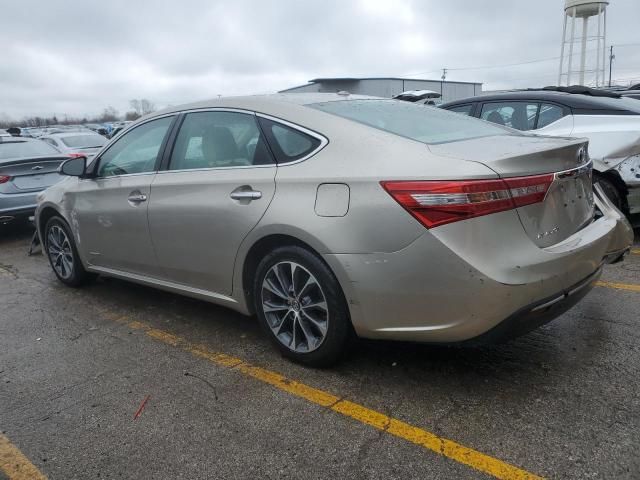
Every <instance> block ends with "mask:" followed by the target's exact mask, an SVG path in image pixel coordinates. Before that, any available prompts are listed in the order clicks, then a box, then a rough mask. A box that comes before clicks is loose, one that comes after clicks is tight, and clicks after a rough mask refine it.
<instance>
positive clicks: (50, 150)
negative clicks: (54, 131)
mask: <svg viewBox="0 0 640 480" xmlns="http://www.w3.org/2000/svg"><path fill="white" fill-rule="evenodd" d="M59 154H60V152H59V151H58V150H56V149H55V148H54V147H52V146H51V145H49V144H48V143H44V142H43V141H40V140H36V141H31V142H0V160H2V159H6V158H22V157H31V156H38V155H59Z"/></svg>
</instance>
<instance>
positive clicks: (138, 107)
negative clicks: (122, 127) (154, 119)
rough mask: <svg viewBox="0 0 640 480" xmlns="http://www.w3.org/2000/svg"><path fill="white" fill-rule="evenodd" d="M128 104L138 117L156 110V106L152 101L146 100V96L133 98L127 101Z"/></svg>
mask: <svg viewBox="0 0 640 480" xmlns="http://www.w3.org/2000/svg"><path fill="white" fill-rule="evenodd" d="M129 105H131V108H133V111H134V112H135V113H136V114H137V115H138V117H141V116H143V115H147V114H148V113H152V112H155V111H156V106H155V105H154V103H153V102H151V101H149V100H147V99H146V98H141V99H137V98H134V99H133V100H130V101H129Z"/></svg>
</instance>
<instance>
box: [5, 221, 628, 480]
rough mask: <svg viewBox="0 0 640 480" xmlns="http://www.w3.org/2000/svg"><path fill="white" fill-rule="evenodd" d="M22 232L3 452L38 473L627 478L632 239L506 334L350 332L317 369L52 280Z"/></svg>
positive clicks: (232, 322)
mask: <svg viewBox="0 0 640 480" xmlns="http://www.w3.org/2000/svg"><path fill="white" fill-rule="evenodd" d="M30 235H31V231H30V230H29V228H28V227H3V228H2V229H0V433H1V434H2V436H4V437H5V438H6V439H8V440H7V441H6V442H5V443H6V444H8V445H10V447H5V451H4V452H3V447H2V442H1V441H0V461H1V460H2V455H3V453H4V454H5V457H6V458H8V457H9V456H10V455H11V453H10V452H11V451H19V452H21V453H22V454H23V455H24V457H25V458H26V459H28V461H29V462H30V463H31V464H32V465H33V466H34V468H35V469H37V470H38V471H39V472H41V473H42V475H44V476H46V477H48V478H50V479H76V478H77V479H85V478H91V479H95V478H134V479H164V478H171V479H179V478H188V479H205V478H206V479H209V478H216V479H217V478H220V479H237V478H238V479H239V478H268V479H279V478H290V479H298V478H300V479H316V478H317V479H324V478H335V479H390V478H401V479H403V480H404V479H414V478H415V479H425V478H428V479H454V478H455V479H476V478H492V475H491V474H490V473H491V472H494V470H491V468H496V469H499V468H502V467H501V466H502V465H506V466H513V467H517V468H518V469H521V470H519V471H520V472H522V473H521V475H522V476H520V477H517V475H516V474H517V472H518V471H517V470H514V471H511V470H504V472H507V473H503V474H502V475H503V478H537V477H535V476H536V475H537V476H542V477H549V478H572V479H574V478H575V479H585V478H587V479H591V478H594V479H605V478H606V479H609V478H611V479H638V478H640V456H639V455H638V448H639V447H640V247H639V246H638V243H639V242H638V241H637V242H636V246H635V249H636V253H635V254H632V255H630V256H629V257H628V258H627V259H626V261H625V262H623V263H620V264H617V265H611V266H607V267H606V268H605V271H604V274H603V277H602V280H603V281H604V282H609V283H608V284H607V283H603V284H602V286H598V287H596V288H594V290H593V291H592V292H591V293H589V295H588V296H587V297H586V298H585V299H584V300H583V301H582V302H581V303H579V304H578V305H577V306H575V307H574V308H573V309H571V310H570V311H569V312H567V313H566V314H564V315H563V316H562V317H560V318H558V319H556V320H555V321H554V322H552V323H551V324H549V325H547V326H545V327H543V328H541V329H539V330H537V331H535V332H532V333H530V334H528V335H526V336H524V337H521V338H519V339H517V340H515V341H512V342H510V343H507V344H505V345H500V346H494V347H487V348H474V349H470V348H466V349H461V348H444V347H433V346H424V345H414V344H406V343H391V342H370V341H360V342H356V343H355V344H354V345H353V347H352V351H351V352H350V354H349V355H348V357H347V358H346V359H345V361H344V362H343V363H341V364H340V365H338V366H336V367H334V368H332V369H326V370H315V369H309V368H305V367H302V366H299V365H295V364H292V363H290V362H289V361H287V360H286V359H284V358H282V357H281V356H280V355H279V354H278V353H277V352H276V351H275V350H274V349H273V348H272V346H271V345H270V344H269V342H268V340H267V338H265V337H264V335H263V334H262V332H261V331H260V329H259V328H258V325H257V323H256V320H255V319H254V318H247V317H244V316H242V315H239V314H237V313H234V312H232V311H230V310H226V309H224V308H221V307H217V306H214V305H211V304H208V303H205V302H201V301H197V300H193V299H189V298H184V297H181V296H178V295H173V294H169V293H166V292H161V291H157V290H154V289H151V288H146V287H142V286H138V285H135V284H131V283H127V282H124V281H119V280H112V279H99V280H98V281H97V282H96V283H95V284H93V285H91V286H88V287H85V288H82V289H70V288H67V287H65V286H63V285H62V284H61V283H59V282H58V281H57V280H56V278H55V276H54V274H53V272H52V271H51V269H50V267H49V265H48V263H47V261H46V259H45V258H44V257H43V256H42V255H37V256H31V257H29V256H27V250H28V247H29V241H30ZM636 237H637V240H640V232H639V231H637V234H636ZM325 398H328V399H329V400H327V401H326V403H323V402H324V400H323V399H325ZM332 398H335V401H333V400H331V399H332ZM352 405H355V407H349V408H347V407H346V406H352ZM363 412H364V413H363ZM371 412H373V413H371ZM376 422H378V423H376ZM403 425H404V426H403ZM407 425H408V426H409V427H407ZM412 429H413V430H412ZM420 432H422V433H420ZM429 435H433V436H434V437H429ZM417 437H420V439H418V440H419V441H418V440H416V438H417ZM431 438H435V439H436V440H435V441H442V440H441V439H448V440H450V441H451V442H455V444H454V443H451V444H446V443H444V441H442V445H443V447H442V448H440V449H439V448H437V447H436V448H432V447H430V446H429V445H430V444H428V441H429V439H431ZM0 440H1V439H0ZM420 442H422V443H420ZM425 442H426V443H425ZM447 445H454V446H453V447H451V449H448V448H449V447H447ZM455 445H460V446H461V447H460V448H461V450H456V449H457V448H458V447H455ZM464 448H468V449H470V450H469V451H467V450H464ZM460 452H462V453H460ZM469 452H471V453H469ZM473 452H477V453H473ZM465 459H470V461H469V462H467V463H465V462H464V460H465ZM492 459H493V460H492ZM494 460H495V463H494V464H491V465H493V467H491V465H489V463H490V462H491V461H494ZM474 461H475V462H476V463H473V462H474ZM485 461H486V462H489V463H488V464H487V465H489V466H488V467H487V468H485V469H484V470H483V469H482V468H480V467H478V465H481V466H482V465H483V463H482V462H485ZM478 462H479V463H478ZM16 465H17V461H16ZM19 468H26V467H22V466H20V465H18V466H16V469H17V470H19ZM505 468H507V467H505ZM17 470H16V471H17ZM495 472H498V470H495ZM509 472H511V473H509ZM514 472H515V473H514ZM498 473H499V472H498ZM498 473H496V474H495V475H493V476H498ZM4 475H7V474H6V472H5V474H4ZM526 475H530V477H527V476H526ZM2 478H3V473H2V469H1V468H0V479H2ZM8 478H10V477H8ZM15 478H18V477H15ZM25 478H27V477H25Z"/></svg>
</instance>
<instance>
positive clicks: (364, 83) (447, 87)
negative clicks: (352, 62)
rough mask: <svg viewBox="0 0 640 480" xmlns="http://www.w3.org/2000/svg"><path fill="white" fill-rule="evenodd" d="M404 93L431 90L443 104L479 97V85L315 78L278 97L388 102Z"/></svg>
mask: <svg viewBox="0 0 640 480" xmlns="http://www.w3.org/2000/svg"><path fill="white" fill-rule="evenodd" d="M407 90H433V91H435V92H438V93H440V94H442V101H443V102H449V101H452V100H458V99H460V98H466V97H472V96H474V95H479V94H481V93H482V83H472V82H448V81H441V80H425V79H418V78H397V77H374V78H351V77H342V78H340V77H338V78H314V79H313V80H309V83H307V84H306V85H300V86H297V87H292V88H287V89H286V90H282V91H281V92H280V93H284V92H286V93H304V92H325V93H335V92H339V91H346V92H349V93H353V94H358V95H372V96H375V97H388V98H391V97H393V96H394V95H398V94H399V93H402V92H406V91H407Z"/></svg>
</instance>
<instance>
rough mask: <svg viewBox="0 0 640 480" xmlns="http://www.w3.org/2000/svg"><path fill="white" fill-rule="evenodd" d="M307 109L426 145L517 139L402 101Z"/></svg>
mask: <svg viewBox="0 0 640 480" xmlns="http://www.w3.org/2000/svg"><path fill="white" fill-rule="evenodd" d="M308 106H309V107H312V108H317V109H318V110H322V111H324V112H327V113H332V114H334V115H338V116H340V117H344V118H348V119H349V120H354V121H356V122H359V123H364V124H365V125H369V126H371V127H374V128H378V129H380V130H384V131H385V132H390V133H395V134H396V135H400V136H403V137H407V138H411V139H413V140H417V141H419V142H423V143H444V142H455V141H458V140H468V139H471V138H478V137H488V136H491V135H515V133H513V132H511V130H507V129H505V128H502V127H500V126H498V125H493V124H490V123H487V122H483V121H481V120H477V119H475V118H471V117H467V116H464V115H459V114H457V113H452V112H447V111H446V110H441V109H438V108H433V107H428V106H425V105H416V104H414V103H410V102H403V101H400V100H345V101H339V102H324V103H314V104H311V105H308Z"/></svg>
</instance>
